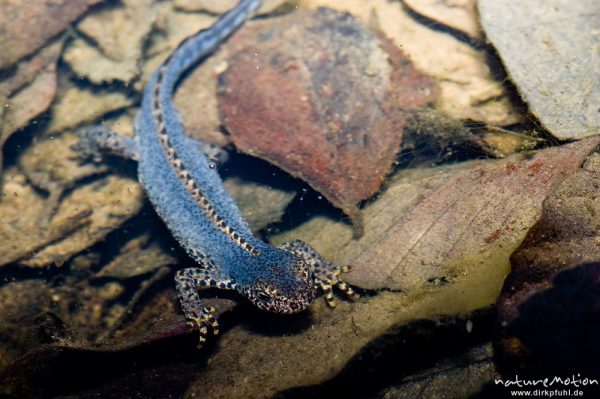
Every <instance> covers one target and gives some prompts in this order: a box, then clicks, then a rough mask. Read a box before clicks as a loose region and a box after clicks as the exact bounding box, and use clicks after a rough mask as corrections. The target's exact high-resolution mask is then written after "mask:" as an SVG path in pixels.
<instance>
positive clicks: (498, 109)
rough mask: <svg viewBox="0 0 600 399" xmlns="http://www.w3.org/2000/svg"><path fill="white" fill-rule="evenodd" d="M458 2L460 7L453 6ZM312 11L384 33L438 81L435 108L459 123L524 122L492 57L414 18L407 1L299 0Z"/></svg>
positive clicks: (421, 69)
mask: <svg viewBox="0 0 600 399" xmlns="http://www.w3.org/2000/svg"><path fill="white" fill-rule="evenodd" d="M453 3H456V2H453ZM300 4H301V5H303V6H307V7H310V8H316V7H331V8H333V9H336V10H339V11H340V12H349V13H352V14H353V15H355V16H356V17H358V18H360V19H361V20H362V21H369V24H370V25H373V26H376V27H377V28H378V29H381V31H382V32H384V33H385V35H386V36H387V37H389V38H390V39H391V40H392V41H393V42H394V44H395V45H396V46H398V47H400V48H401V49H402V51H403V52H405V53H406V55H407V56H408V58H410V60H411V61H412V62H413V63H414V65H415V68H417V70H419V71H420V72H422V73H425V74H427V76H430V77H432V78H434V79H436V80H437V81H438V86H439V95H438V96H437V98H436V105H437V106H438V108H439V109H440V111H442V112H444V113H445V114H447V115H448V116H449V117H451V118H454V119H470V120H475V121H479V122H483V123H486V124H491V125H500V126H505V125H511V124H515V123H519V122H522V121H523V120H524V119H525V117H524V115H523V113H522V111H521V110H520V109H519V107H517V106H515V104H514V103H513V101H512V100H511V98H510V93H507V90H506V88H505V87H504V84H503V82H502V81H501V80H499V79H497V78H496V77H495V76H494V73H493V71H492V69H491V68H490V66H489V65H488V64H487V62H488V55H487V54H486V53H485V52H483V51H480V50H478V49H475V48H473V47H472V46H470V45H469V44H467V43H464V42H462V41H460V40H459V39H457V38H456V37H454V36H453V35H450V34H448V33H446V32H443V31H440V30H439V29H432V26H431V25H432V24H423V23H420V22H419V21H417V20H416V19H415V18H413V17H412V16H411V15H410V14H409V12H407V11H406V10H405V8H404V7H403V6H402V4H403V2H398V1H389V0H369V1H365V0H300Z"/></svg>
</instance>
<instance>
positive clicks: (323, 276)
mask: <svg viewBox="0 0 600 399" xmlns="http://www.w3.org/2000/svg"><path fill="white" fill-rule="evenodd" d="M280 248H281V249H284V250H286V251H288V252H291V253H293V254H295V255H296V256H298V257H300V258H302V259H304V261H305V262H306V263H308V265H309V266H310V268H311V269H312V271H313V279H314V281H315V286H316V287H317V288H321V289H322V290H323V294H324V295H325V301H326V302H327V305H329V306H330V307H332V308H334V307H335V306H336V303H335V298H334V297H333V287H337V288H339V290H340V291H342V292H344V293H345V294H346V296H347V297H348V298H350V299H351V300H355V299H357V298H358V297H359V296H358V294H357V293H356V292H354V290H353V289H352V288H351V287H350V286H349V285H348V284H347V283H346V282H344V281H343V280H342V277H341V274H342V273H347V272H349V271H350V268H349V267H348V266H338V265H334V264H333V263H331V262H329V261H328V260H327V259H325V258H323V257H322V256H321V255H319V253H318V252H317V251H315V250H314V249H313V248H312V247H311V246H310V245H308V244H307V243H305V242H304V241H300V240H294V241H290V242H286V243H284V244H282V245H281V246H280Z"/></svg>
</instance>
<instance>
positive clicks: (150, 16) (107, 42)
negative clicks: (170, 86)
mask: <svg viewBox="0 0 600 399" xmlns="http://www.w3.org/2000/svg"><path fill="white" fill-rule="evenodd" d="M157 7H158V6H157V5H156V4H155V2H154V1H153V0H143V1H140V0H125V1H123V4H122V5H119V6H117V7H115V6H114V5H110V4H109V5H107V7H104V8H102V9H101V10H98V11H96V12H94V13H93V14H91V15H88V16H87V17H86V18H85V19H83V20H82V21H81V22H80V23H79V24H78V26H77V28H78V29H79V30H80V31H81V32H83V33H84V34H85V36H87V37H89V38H91V39H92V40H93V42H94V43H95V44H97V45H98V47H96V46H94V45H92V44H91V43H89V42H88V41H86V40H84V39H77V40H74V41H73V42H72V43H71V44H70V45H69V47H67V49H66V51H65V56H64V58H65V60H66V61H67V62H68V63H69V64H70V65H71V67H72V68H73V69H74V70H75V72H76V73H77V74H78V75H79V76H82V77H86V78H88V79H89V80H91V81H92V82H94V83H102V82H112V81H113V80H115V79H116V80H120V81H122V82H125V83H130V82H131V81H132V80H133V79H135V78H136V77H137V76H138V75H139V74H140V72H141V71H140V68H139V64H140V61H141V58H142V51H143V49H144V42H145V40H146V38H147V37H148V35H149V34H150V32H151V30H152V27H153V25H154V23H155V21H156V17H157V12H156V8H157Z"/></svg>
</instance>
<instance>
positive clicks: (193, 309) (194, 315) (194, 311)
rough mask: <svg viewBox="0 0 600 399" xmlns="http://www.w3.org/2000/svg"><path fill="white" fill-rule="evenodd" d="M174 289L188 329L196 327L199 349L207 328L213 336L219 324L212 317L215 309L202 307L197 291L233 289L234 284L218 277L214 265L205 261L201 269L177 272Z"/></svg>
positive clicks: (192, 268) (218, 274)
mask: <svg viewBox="0 0 600 399" xmlns="http://www.w3.org/2000/svg"><path fill="white" fill-rule="evenodd" d="M175 287H176V290H177V296H178V297H179V303H180V304H181V309H182V310H183V314H184V315H185V318H186V319H187V321H188V324H189V325H190V328H192V329H194V328H196V327H197V328H198V331H199V332H200V338H199V341H200V342H199V344H198V348H201V347H202V345H204V343H205V342H206V336H207V335H208V329H209V328H211V329H212V332H213V335H217V334H219V323H218V322H217V319H216V318H215V317H214V316H213V313H214V312H215V308H213V307H207V306H204V304H203V303H202V299H201V298H200V295H198V289H200V288H209V287H212V288H219V289H235V283H234V282H233V281H232V280H231V279H225V278H223V277H222V276H220V273H219V272H218V270H217V269H216V268H215V267H214V264H212V262H211V261H210V260H208V259H207V260H206V261H204V262H203V263H202V266H201V267H190V268H187V269H182V270H179V271H178V272H177V274H176V275H175Z"/></svg>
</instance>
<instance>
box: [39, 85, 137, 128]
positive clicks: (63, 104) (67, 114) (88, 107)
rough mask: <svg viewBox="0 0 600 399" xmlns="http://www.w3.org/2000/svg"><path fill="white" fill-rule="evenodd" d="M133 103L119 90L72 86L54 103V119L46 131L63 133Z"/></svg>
mask: <svg viewBox="0 0 600 399" xmlns="http://www.w3.org/2000/svg"><path fill="white" fill-rule="evenodd" d="M132 103H133V100H132V99H131V98H129V97H127V96H126V95H125V94H124V93H122V92H119V91H107V90H104V91H100V90H93V91H92V90H89V89H83V88H79V87H77V86H71V87H69V88H67V90H65V91H64V92H63V93H60V96H58V98H57V101H56V102H55V103H54V104H53V105H52V108H51V110H52V119H51V122H50V124H49V125H48V127H47V129H46V131H47V133H48V134H51V133H61V132H62V131H64V130H66V129H69V128H73V127H75V126H78V125H81V124H83V123H85V122H91V121H95V120H96V119H97V118H99V117H100V116H102V115H105V114H107V113H109V112H111V111H116V110H119V109H122V108H125V107H128V106H129V105H131V104H132Z"/></svg>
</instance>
